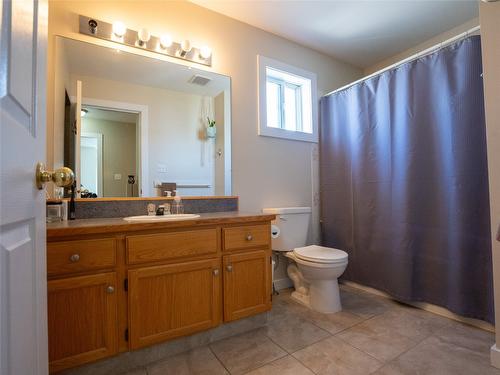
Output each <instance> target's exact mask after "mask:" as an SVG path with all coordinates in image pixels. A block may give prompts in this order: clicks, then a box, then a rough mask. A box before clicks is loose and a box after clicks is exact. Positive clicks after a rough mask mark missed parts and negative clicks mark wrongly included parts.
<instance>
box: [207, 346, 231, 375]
mask: <svg viewBox="0 0 500 375" xmlns="http://www.w3.org/2000/svg"><path fill="white" fill-rule="evenodd" d="M215 342H217V341H215ZM207 347H208V350H210V352H211V353H212V354H213V355H214V357H215V359H216V360H217V361H218V362H219V363H220V364H221V366H222V367H224V369H225V370H226V371H227V373H228V374H230V375H231V371H229V369H228V368H227V367H226V365H225V364H224V362H222V360H221V359H220V358H219V357H218V356H217V353H215V351H214V350H213V349H212V347H211V345H210V344H208V345H207Z"/></svg>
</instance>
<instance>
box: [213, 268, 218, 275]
mask: <svg viewBox="0 0 500 375" xmlns="http://www.w3.org/2000/svg"><path fill="white" fill-rule="evenodd" d="M212 274H213V275H214V276H217V275H218V274H219V270H218V269H217V268H216V269H214V270H213V271H212Z"/></svg>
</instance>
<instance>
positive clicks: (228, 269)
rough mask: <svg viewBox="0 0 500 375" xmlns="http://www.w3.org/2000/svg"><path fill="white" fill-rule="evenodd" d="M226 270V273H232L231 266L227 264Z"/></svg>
mask: <svg viewBox="0 0 500 375" xmlns="http://www.w3.org/2000/svg"><path fill="white" fill-rule="evenodd" d="M226 270H227V272H233V266H232V265H230V264H229V265H227V266H226Z"/></svg>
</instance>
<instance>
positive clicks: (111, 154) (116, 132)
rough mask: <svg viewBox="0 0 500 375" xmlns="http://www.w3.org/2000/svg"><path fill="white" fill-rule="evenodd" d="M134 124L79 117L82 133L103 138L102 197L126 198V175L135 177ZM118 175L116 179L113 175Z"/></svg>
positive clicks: (127, 194)
mask: <svg viewBox="0 0 500 375" xmlns="http://www.w3.org/2000/svg"><path fill="white" fill-rule="evenodd" d="M135 126H136V125H135V124H130V123H125V122H118V121H109V120H101V119H93V118H87V117H84V118H83V119H82V133H98V134H102V138H103V146H102V153H103V168H102V175H103V180H102V181H103V184H102V185H103V191H104V194H103V196H105V197H127V196H131V191H130V190H129V191H128V192H127V186H128V183H127V181H128V177H127V176H128V175H129V174H133V175H135V176H136V179H137V169H136V163H135V159H136V157H135V156H136V137H135V135H136V132H135ZM115 174H121V177H122V178H121V180H115V179H114V175H115ZM134 196H137V184H136V185H135V187H134Z"/></svg>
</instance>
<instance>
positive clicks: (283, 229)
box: [262, 207, 311, 251]
mask: <svg viewBox="0 0 500 375" xmlns="http://www.w3.org/2000/svg"><path fill="white" fill-rule="evenodd" d="M262 212H263V213H265V214H275V215H276V220H274V221H273V225H276V226H277V227H278V228H279V231H280V233H279V236H278V237H277V238H273V241H272V248H273V250H275V251H291V250H293V249H295V248H296V247H302V246H305V245H307V243H306V242H307V235H308V233H309V226H310V223H311V207H281V208H264V209H263V210H262Z"/></svg>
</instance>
